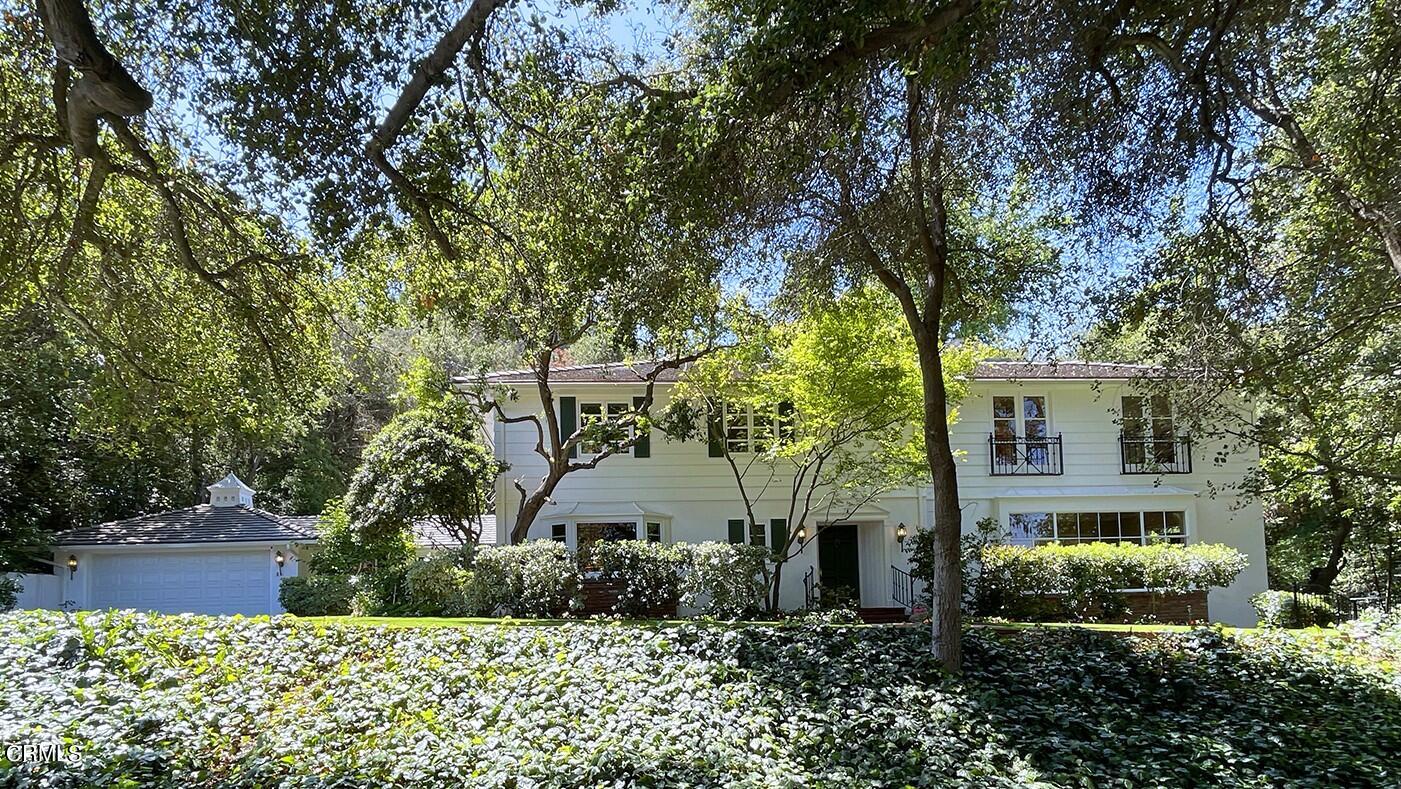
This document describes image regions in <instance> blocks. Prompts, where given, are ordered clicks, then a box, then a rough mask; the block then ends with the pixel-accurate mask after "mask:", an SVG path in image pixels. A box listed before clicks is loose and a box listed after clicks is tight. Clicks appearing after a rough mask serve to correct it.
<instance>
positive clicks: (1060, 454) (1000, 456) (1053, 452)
mask: <svg viewBox="0 0 1401 789" xmlns="http://www.w3.org/2000/svg"><path fill="white" fill-rule="evenodd" d="M988 455H989V457H990V459H991V464H990V467H989V472H990V473H991V474H992V476H994V477H1007V476H1052V475H1056V474H1060V473H1061V472H1062V471H1063V470H1064V468H1065V453H1064V450H1063V448H1062V446H1061V437H1060V435H1054V436H1043V437H1040V438H1026V437H1017V436H1010V437H999V436H997V435H995V434H992V433H989V434H988Z"/></svg>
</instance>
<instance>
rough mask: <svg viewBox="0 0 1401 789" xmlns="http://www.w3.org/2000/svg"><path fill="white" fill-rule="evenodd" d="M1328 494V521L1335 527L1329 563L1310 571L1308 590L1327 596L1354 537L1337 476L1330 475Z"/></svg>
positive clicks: (1329, 542) (1341, 569) (1331, 537)
mask: <svg viewBox="0 0 1401 789" xmlns="http://www.w3.org/2000/svg"><path fill="white" fill-rule="evenodd" d="M1328 492H1329V494H1330V495H1331V497H1332V499H1333V501H1332V505H1331V506H1332V515H1331V517H1329V519H1328V521H1329V523H1330V524H1331V525H1332V527H1333V531H1332V534H1331V535H1330V537H1329V540H1328V561H1327V562H1326V563H1325V564H1324V565H1323V566H1321V567H1314V568H1312V569H1310V570H1309V580H1308V583H1307V585H1306V586H1307V588H1308V590H1309V591H1311V592H1318V593H1320V594H1326V593H1327V592H1330V591H1332V588H1333V582H1334V581H1336V580H1337V579H1338V574H1339V573H1341V572H1342V571H1343V561H1344V559H1345V556H1346V553H1345V552H1346V550H1347V541H1348V537H1350V536H1352V526H1353V523H1352V519H1351V518H1349V517H1347V516H1346V515H1345V514H1344V513H1343V508H1344V496H1345V495H1346V494H1345V493H1344V491H1343V486H1342V483H1341V482H1339V481H1338V477H1337V475H1335V474H1331V473H1330V474H1329V475H1328Z"/></svg>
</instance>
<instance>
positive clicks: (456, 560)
mask: <svg viewBox="0 0 1401 789" xmlns="http://www.w3.org/2000/svg"><path fill="white" fill-rule="evenodd" d="M473 555H474V551H473V550H472V549H471V548H468V549H466V550H456V551H442V552H439V553H435V554H433V555H432V556H428V557H426V558H423V559H419V560H418V561H416V562H414V563H413V564H412V565H410V566H409V569H408V570H406V571H405V572H404V590H405V593H406V594H407V603H408V605H409V606H410V607H411V608H412V609H413V613H415V614H417V615H419V616H473V615H475V614H478V613H480V609H481V608H482V607H483V604H482V602H481V601H479V600H477V599H476V597H477V595H475V594H474V592H476V591H477V585H476V584H475V583H474V582H473V581H474V575H473V573H472V571H471V570H470V569H468V568H469V567H470V566H471V564H472V559H473Z"/></svg>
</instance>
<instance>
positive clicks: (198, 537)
mask: <svg viewBox="0 0 1401 789" xmlns="http://www.w3.org/2000/svg"><path fill="white" fill-rule="evenodd" d="M312 536H313V535H312V533H311V532H309V531H307V530H304V529H303V528H301V527H300V526H299V525H297V524H295V523H291V522H289V521H288V520H286V519H284V518H281V517H279V516H277V515H274V514H272V513H270V512H264V511H262V510H258V509H253V508H252V507H242V506H239V507H214V506H211V505H209V504H199V505H196V506H194V507H186V508H184V509H180V510H169V511H167V512H157V513H153V514H150V515H139V516H137V517H135V518H127V519H125V520H119V521H109V522H107V523H99V524H97V525H96V526H87V527H84V528H78V529H70V530H69V531H66V532H62V533H60V534H59V535H58V539H57V542H58V544H59V545H146V544H153V545H155V544H160V543H186V542H216V543H217V542H290V541H297V540H306V539H308V538H312Z"/></svg>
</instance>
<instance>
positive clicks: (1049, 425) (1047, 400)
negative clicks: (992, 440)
mask: <svg viewBox="0 0 1401 789" xmlns="http://www.w3.org/2000/svg"><path fill="white" fill-rule="evenodd" d="M1000 397H1010V398H1012V415H1013V420H1014V422H1015V424H1014V427H1013V430H1014V431H1015V433H1016V438H1019V439H1025V438H1029V436H1027V434H1026V399H1027V398H1030V397H1039V398H1041V403H1042V409H1043V410H1044V413H1045V416H1043V417H1042V421H1044V422H1045V423H1046V435H1045V437H1046V438H1051V437H1052V436H1054V435H1055V429H1054V428H1055V423H1054V422H1053V421H1052V415H1051V412H1052V410H1053V409H1052V408H1051V396H1050V395H1049V394H1047V393H1046V392H997V393H994V394H993V395H992V400H991V401H990V402H989V403H988V407H989V409H990V410H989V413H990V414H991V418H992V434H993V435H994V436H996V435H997V423H998V422H1004V421H1006V418H1005V417H999V416H997V399H998V398H1000Z"/></svg>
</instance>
